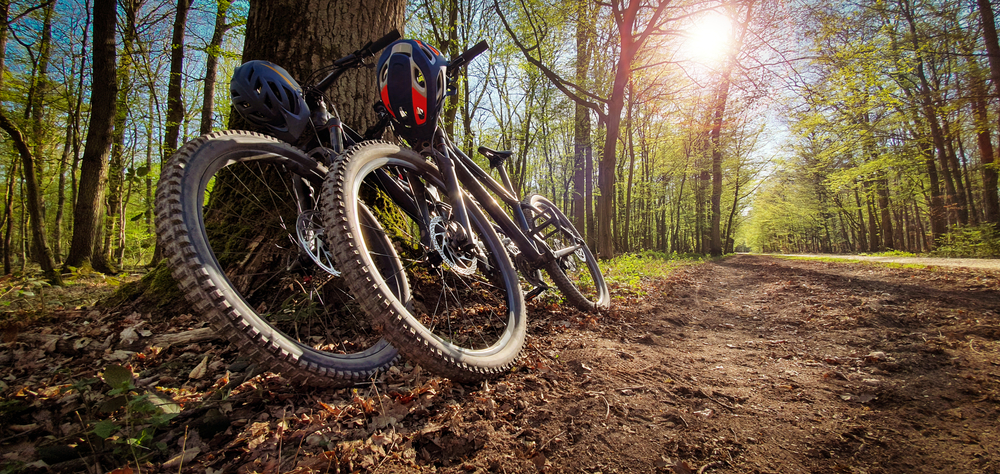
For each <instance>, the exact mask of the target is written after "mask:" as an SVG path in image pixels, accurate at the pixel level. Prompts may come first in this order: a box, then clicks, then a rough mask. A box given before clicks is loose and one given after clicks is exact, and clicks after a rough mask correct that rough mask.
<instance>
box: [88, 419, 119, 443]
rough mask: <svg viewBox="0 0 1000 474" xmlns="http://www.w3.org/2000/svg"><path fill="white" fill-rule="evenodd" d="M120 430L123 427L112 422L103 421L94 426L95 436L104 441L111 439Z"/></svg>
mask: <svg viewBox="0 0 1000 474" xmlns="http://www.w3.org/2000/svg"><path fill="white" fill-rule="evenodd" d="M119 429H121V426H119V425H118V424H116V423H115V422H113V421H111V420H101V421H98V422H97V423H95V424H94V434H96V435H97V436H100V437H101V438H104V439H108V438H110V437H111V435H113V434H115V433H116V432H117V431H118V430H119Z"/></svg>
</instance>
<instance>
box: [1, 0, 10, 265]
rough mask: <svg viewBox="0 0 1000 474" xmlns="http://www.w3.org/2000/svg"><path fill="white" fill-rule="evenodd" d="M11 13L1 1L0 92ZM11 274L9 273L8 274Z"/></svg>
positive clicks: (4, 0) (2, 0) (7, 2)
mask: <svg viewBox="0 0 1000 474" xmlns="http://www.w3.org/2000/svg"><path fill="white" fill-rule="evenodd" d="M9 13H10V0H0V22H2V23H0V90H4V88H3V76H4V72H5V71H6V66H5V64H6V63H5V60H6V59H7V15H8V14H9ZM8 273H9V272H8Z"/></svg>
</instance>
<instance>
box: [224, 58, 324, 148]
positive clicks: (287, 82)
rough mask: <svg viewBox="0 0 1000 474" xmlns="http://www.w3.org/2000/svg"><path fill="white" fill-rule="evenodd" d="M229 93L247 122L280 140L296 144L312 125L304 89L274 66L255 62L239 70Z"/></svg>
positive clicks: (264, 62) (234, 75)
mask: <svg viewBox="0 0 1000 474" xmlns="http://www.w3.org/2000/svg"><path fill="white" fill-rule="evenodd" d="M229 93H230V95H231V96H232V99H233V106H235V107H236V111H237V112H238V113H239V114H240V115H241V116H242V117H243V118H245V119H246V120H247V121H249V122H250V123H252V124H254V125H257V126H260V127H262V128H263V129H264V130H266V131H267V132H270V134H271V135H273V136H274V137H275V138H278V139H280V140H284V141H286V142H289V143H295V142H296V141H297V140H298V139H299V137H300V136H301V135H302V132H303V131H305V129H306V126H307V125H308V124H309V106H308V105H306V101H305V99H304V98H303V97H302V87H301V86H299V83H298V82H295V79H292V75H291V74H288V71H286V70H284V69H283V68H282V67H281V66H278V65H277V64H274V63H272V62H268V61H261V60H254V61H248V62H245V63H243V64H242V65H240V66H239V67H237V68H236V70H235V71H233V78H232V80H230V81H229Z"/></svg>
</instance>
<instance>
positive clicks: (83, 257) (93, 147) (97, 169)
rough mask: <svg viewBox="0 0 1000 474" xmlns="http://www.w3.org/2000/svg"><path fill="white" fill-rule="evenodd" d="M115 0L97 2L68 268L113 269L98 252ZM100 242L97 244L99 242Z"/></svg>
mask: <svg viewBox="0 0 1000 474" xmlns="http://www.w3.org/2000/svg"><path fill="white" fill-rule="evenodd" d="M115 3H116V2H115V0H95V1H94V10H93V11H94V26H93V36H94V51H93V54H94V56H93V61H92V70H93V74H92V77H93V86H92V90H91V95H90V104H91V114H90V127H89V128H88V130H87V141H86V145H85V147H84V150H83V157H82V159H81V166H80V187H79V191H78V193H77V202H76V205H75V206H74V208H73V223H74V225H73V240H72V243H71V244H70V249H69V256H67V257H66V262H65V263H64V266H65V267H81V266H83V265H86V264H88V263H89V264H90V265H91V266H92V267H93V268H94V269H95V270H97V271H103V272H108V271H110V270H111V268H110V267H109V266H108V262H107V261H106V260H105V259H103V258H102V253H101V252H100V251H99V250H98V249H95V247H96V245H95V244H96V243H97V242H99V240H98V239H97V236H98V234H99V233H100V230H101V228H102V227H103V226H102V225H101V224H102V221H103V210H104V186H105V181H106V180H107V172H108V167H107V161H108V160H107V159H108V154H109V151H110V147H111V135H112V132H113V131H114V119H115V109H116V105H117V101H118V97H117V96H118V82H117V76H116V71H115V69H116V68H115V56H116V54H115V53H116V52H115V26H116V23H117V19H118V16H117V15H116V12H115ZM95 241H96V242H95Z"/></svg>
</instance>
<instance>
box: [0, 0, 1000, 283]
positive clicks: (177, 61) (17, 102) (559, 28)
mask: <svg viewBox="0 0 1000 474" xmlns="http://www.w3.org/2000/svg"><path fill="white" fill-rule="evenodd" d="M101 8H104V9H105V10H100V9H101ZM111 9H113V10H114V11H115V12H116V17H115V18H114V19H115V20H116V21H114V22H111V23H112V24H109V22H108V17H109V15H107V14H105V15H101V12H102V11H106V12H110V11H111ZM249 9H250V5H249V4H248V2H246V1H230V0H212V1H209V0H179V1H178V0H170V1H168V0H120V1H117V2H109V1H107V0H48V1H40V0H34V1H24V0H0V13H3V18H4V23H3V28H2V29H0V53H2V56H0V125H2V129H3V130H2V132H0V137H3V140H2V142H0V194H2V196H3V199H2V202H3V208H2V210H0V251H2V257H3V266H4V268H3V270H4V272H5V273H6V274H10V273H15V272H17V273H22V274H23V273H25V271H31V270H28V267H29V266H31V267H32V268H34V265H40V266H41V267H42V269H43V270H46V269H47V268H48V269H49V270H46V271H50V270H51V271H52V272H55V271H56V270H55V269H57V268H58V267H60V266H62V267H63V271H72V270H73V269H75V268H77V266H76V265H77V262H79V261H86V262H88V263H89V264H93V266H94V268H98V269H100V270H102V271H114V270H116V269H120V268H133V267H137V266H141V265H145V264H148V263H150V262H151V261H152V260H153V259H154V250H155V248H156V238H155V235H154V231H153V223H152V208H153V205H154V203H153V189H154V188H155V186H156V182H157V177H158V176H159V170H160V165H161V163H163V162H164V161H165V160H166V159H167V158H168V157H169V156H170V154H171V153H172V152H173V151H174V150H175V149H177V148H178V147H179V146H180V145H182V144H183V143H184V142H186V141H188V140H190V139H193V138H196V137H197V136H199V135H201V134H204V133H208V132H210V131H213V130H221V129H225V128H227V127H228V126H229V114H230V108H229V87H228V83H229V78H230V76H231V74H232V71H233V69H234V68H235V67H236V66H238V65H239V64H240V63H241V62H242V61H243V60H244V59H253V58H246V57H245V55H244V51H243V40H244V38H245V37H246V35H247V34H248V31H247V27H246V23H247V14H248V11H249ZM996 9H997V5H995V2H991V0H962V1H945V0H931V1H918V0H883V1H877V2H867V1H851V0H834V1H827V2H814V1H800V0H727V1H717V0H706V1H698V0H673V1H669V0H659V1H657V0H631V1H624V0H611V1H610V2H596V1H593V0H573V1H570V2H564V1H553V0H530V1H525V2H515V3H511V2H492V1H486V0H452V1H447V2H437V1H433V0H413V1H411V2H409V3H408V4H407V9H406V23H405V25H404V28H403V29H402V30H403V34H404V36H405V37H410V38H417V39H422V40H424V41H427V42H429V43H430V44H432V45H434V46H435V47H437V48H438V49H440V50H441V51H442V52H443V53H444V55H445V56H446V57H454V56H456V55H458V54H459V53H461V52H462V51H464V50H466V49H468V48H469V47H471V46H472V45H474V44H476V43H477V42H479V41H481V40H486V41H487V42H488V43H489V44H490V50H489V51H488V52H487V53H486V54H484V55H482V56H480V57H479V58H477V59H476V60H474V61H473V62H472V63H471V64H470V65H469V66H468V68H467V70H466V71H465V72H464V73H463V74H462V76H461V79H460V81H459V85H458V89H457V93H456V94H455V95H454V96H453V97H451V98H450V99H449V102H448V103H447V105H446V109H445V125H446V127H447V129H448V133H449V134H450V135H451V136H452V137H453V139H454V140H455V142H456V143H458V144H459V145H460V146H461V147H462V148H463V149H464V150H465V151H466V152H467V153H468V154H469V155H470V156H471V155H472V151H474V150H475V149H476V147H477V146H478V145H486V146H489V147H491V148H496V149H509V150H513V151H515V153H516V154H515V155H514V157H515V158H514V159H512V160H509V161H508V162H507V164H506V166H507V167H508V171H509V173H510V175H511V177H512V180H513V183H514V185H515V187H516V188H517V190H518V191H519V192H520V193H521V194H522V195H524V194H528V193H532V192H536V193H540V194H543V195H545V196H547V197H548V198H550V199H551V200H552V201H553V202H555V203H556V204H557V205H559V206H560V207H561V208H562V209H564V210H565V211H566V214H567V215H569V216H570V217H571V219H573V221H574V223H575V225H576V227H577V228H578V229H580V230H581V232H582V233H584V234H585V236H586V239H587V240H588V242H589V243H590V245H591V247H592V248H594V249H595V250H597V252H598V253H599V254H600V255H601V256H602V257H610V256H613V255H615V254H621V253H626V252H643V251H655V252H663V253H667V254H670V253H677V254H688V253H692V254H706V255H707V254H713V255H720V254H723V253H729V252H734V251H751V250H752V251H763V252H837V253H852V252H885V251H906V252H931V251H936V252H939V253H942V254H966V255H974V256H997V255H998V254H1000V245H998V244H997V242H998V240H1000V238H998V237H997V230H996V229H997V226H998V225H1000V210H998V203H997V171H998V170H997V165H996V163H995V153H996V152H995V149H996V147H997V146H998V143H997V137H998V133H997V132H998V127H1000V47H998V46H997V34H996V25H995V22H996V20H995V18H996V15H995V13H994V12H995V11H996ZM109 27H113V28H114V35H113V41H111V42H106V43H102V42H101V41H100V38H102V37H104V36H106V35H102V33H101V32H102V31H105V30H104V29H105V28H109ZM107 31H110V30H107ZM375 36H376V37H377V36H381V33H379V34H378V35H375ZM374 39H376V38H375V37H372V38H367V39H366V40H365V41H367V40H374ZM362 42H363V41H362ZM360 46H361V44H360V43H359V44H351V45H343V48H342V49H343V50H344V51H350V50H353V49H356V48H358V47H360ZM102 51H114V54H101V52H102ZM111 57H113V58H114V59H115V61H114V62H113V63H108V60H109V59H110V58H111ZM334 59H336V58H334V57H331V58H321V57H318V56H317V57H316V58H315V65H314V66H315V70H314V71H304V72H305V74H303V75H302V77H297V79H298V80H299V81H300V82H303V81H306V80H307V79H308V77H307V75H308V73H311V72H316V71H319V70H320V69H321V68H322V67H324V66H328V65H329V63H330V62H332V61H333V60H334ZM99 68H111V69H103V70H106V71H111V72H110V73H108V74H97V75H95V73H94V71H95V70H100V69H99ZM95 78H96V80H95ZM96 84H104V85H106V86H113V88H112V89H108V88H106V87H105V88H102V90H113V91H114V93H113V96H114V97H113V100H112V99H111V98H110V97H109V98H107V99H100V100H97V101H95V97H97V94H96V92H95V91H96V90H97V89H96V88H95V85H96ZM359 100H363V101H365V102H366V103H365V104H362V105H363V108H365V109H366V110H370V107H371V104H372V103H374V102H375V100H376V97H370V98H364V99H359ZM102 108H103V109H107V110H102ZM102 116H106V117H107V119H108V123H110V127H106V128H108V131H109V132H110V135H109V137H108V139H107V140H105V141H101V142H98V141H97V139H94V140H93V141H92V142H91V143H88V140H90V139H88V137H91V136H99V135H100V134H99V133H96V132H99V131H100V130H102V129H99V128H98V126H95V124H96V123H97V122H95V118H96V117H102ZM101 123H104V122H101ZM100 127H104V125H100ZM89 150H93V151H92V153H96V154H92V155H88V152H89ZM88 156H90V157H91V158H88ZM93 157H96V158H97V159H96V161H95V160H94V158H93ZM95 162H96V163H97V164H98V165H100V164H101V163H104V165H105V166H106V169H105V170H104V172H105V173H106V175H105V177H104V179H98V178H100V176H99V175H92V176H91V175H87V171H88V168H92V167H94V166H96V165H94V163H95ZM95 179H96V181H94V180H95ZM88 183H98V184H99V187H100V189H91V188H89V187H88ZM84 211H89V213H87V212H84ZM81 212H82V213H81ZM75 216H96V217H88V218H87V219H90V220H93V221H94V222H96V225H89V224H87V223H85V222H83V221H82V220H81V221H80V222H78V219H83V218H82V217H75ZM98 218H99V220H97V219H98ZM81 232H84V233H87V234H88V235H89V236H90V243H83V244H80V245H83V246H84V247H85V249H86V250H83V251H82V252H83V254H85V255H86V256H87V257H88V258H86V259H83V260H79V259H75V258H74V251H73V250H72V249H71V248H72V247H73V245H76V244H77V240H76V239H77V237H78V236H76V235H75V234H78V233H81ZM78 252H79V250H78Z"/></svg>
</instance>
